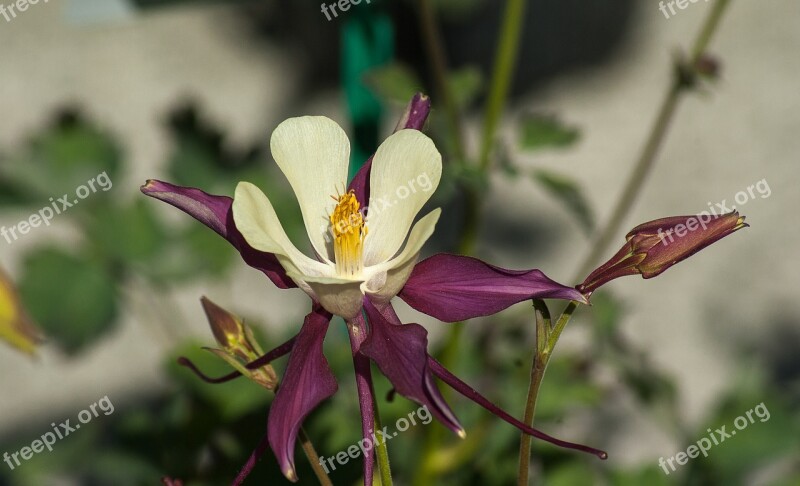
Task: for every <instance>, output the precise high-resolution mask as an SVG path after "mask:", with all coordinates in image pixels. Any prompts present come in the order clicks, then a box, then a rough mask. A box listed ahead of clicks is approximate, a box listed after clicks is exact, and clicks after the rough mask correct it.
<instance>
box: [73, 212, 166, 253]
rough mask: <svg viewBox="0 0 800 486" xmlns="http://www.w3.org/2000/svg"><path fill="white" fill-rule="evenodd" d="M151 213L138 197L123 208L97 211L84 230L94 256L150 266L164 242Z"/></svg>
mask: <svg viewBox="0 0 800 486" xmlns="http://www.w3.org/2000/svg"><path fill="white" fill-rule="evenodd" d="M153 211H154V208H153V205H152V203H151V202H150V201H148V200H146V199H145V198H141V197H140V198H137V199H136V200H134V202H133V203H132V204H131V205H129V206H125V207H120V206H118V205H116V204H107V205H103V206H99V207H97V208H96V209H95V210H94V212H93V213H92V216H93V218H92V219H91V221H90V222H89V227H88V230H87V232H88V236H89V239H90V240H91V241H92V244H93V245H94V246H95V247H96V253H95V254H97V255H102V256H104V257H106V258H110V259H112V260H114V261H115V262H116V263H122V264H129V263H132V262H144V263H150V262H152V259H153V257H155V256H156V255H157V254H158V252H159V250H160V249H161V248H162V245H163V243H164V240H165V238H166V232H165V229H164V227H163V226H162V225H161V223H160V222H159V221H158V220H157V218H156V217H155V214H154V212H153Z"/></svg>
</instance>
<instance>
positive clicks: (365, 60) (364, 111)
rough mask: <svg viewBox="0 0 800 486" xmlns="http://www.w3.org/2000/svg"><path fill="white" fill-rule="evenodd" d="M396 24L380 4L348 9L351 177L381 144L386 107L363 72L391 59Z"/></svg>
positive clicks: (345, 50) (345, 46)
mask: <svg viewBox="0 0 800 486" xmlns="http://www.w3.org/2000/svg"><path fill="white" fill-rule="evenodd" d="M393 55H394V27H393V25H392V20H391V18H390V17H389V15H388V14H387V13H386V12H385V11H384V9H383V8H382V7H381V6H380V4H375V3H373V4H370V5H363V6H362V7H361V8H354V9H352V10H351V11H350V12H349V13H348V16H347V18H346V20H345V23H344V28H343V30H342V86H343V87H344V93H345V97H346V100H347V109H348V112H349V113H350V119H351V120H352V124H353V136H352V137H351V138H352V140H351V143H352V145H351V152H350V177H351V178H352V177H353V176H354V175H355V174H356V172H358V169H360V168H361V166H362V165H364V162H366V161H367V159H368V158H369V157H370V156H371V155H372V153H373V152H374V151H375V149H376V148H377V145H378V132H379V128H380V121H381V114H382V112H383V107H382V106H381V103H380V101H379V100H378V98H377V97H376V96H375V95H374V94H373V93H372V92H371V91H370V90H369V88H368V87H367V86H366V85H365V83H364V75H365V74H366V73H367V72H368V71H370V70H372V69H373V68H375V67H378V66H382V65H384V64H386V63H388V62H390V61H391V60H392V57H393Z"/></svg>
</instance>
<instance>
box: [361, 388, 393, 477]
mask: <svg viewBox="0 0 800 486" xmlns="http://www.w3.org/2000/svg"><path fill="white" fill-rule="evenodd" d="M375 430H383V425H381V417H380V414H379V413H378V404H377V403H376V404H375ZM376 442H377V444H375V455H376V456H377V458H378V472H379V473H380V476H381V485H382V486H392V485H393V484H394V483H393V482H392V467H391V466H390V464H389V448H388V447H387V445H386V439H384V438H382V439H381V440H379V441H376ZM364 486H372V485H371V484H365V485H364Z"/></svg>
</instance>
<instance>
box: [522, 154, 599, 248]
mask: <svg viewBox="0 0 800 486" xmlns="http://www.w3.org/2000/svg"><path fill="white" fill-rule="evenodd" d="M533 178H534V180H535V181H536V182H538V183H539V184H541V185H542V187H544V188H545V189H546V190H547V191H548V192H549V193H550V194H551V195H553V196H554V197H555V198H556V199H558V200H559V201H560V202H561V203H562V204H563V205H564V206H565V207H566V208H567V209H568V210H569V211H570V212H571V213H572V214H573V215H574V216H575V217H576V218H577V219H578V222H579V223H580V226H581V229H583V230H584V232H586V234H589V233H591V232H592V230H593V229H594V216H593V214H592V210H591V208H590V207H589V204H588V202H587V201H586V198H585V197H584V196H583V192H582V191H581V189H580V187H579V186H578V184H577V183H576V182H575V181H573V180H571V179H568V178H566V177H564V176H562V175H559V174H555V173H553V172H548V171H545V170H538V171H536V172H535V173H534V174H533Z"/></svg>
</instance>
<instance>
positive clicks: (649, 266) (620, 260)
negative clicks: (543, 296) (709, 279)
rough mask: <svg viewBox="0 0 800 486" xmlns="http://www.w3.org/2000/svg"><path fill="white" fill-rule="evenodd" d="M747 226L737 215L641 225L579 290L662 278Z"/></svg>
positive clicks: (657, 221) (589, 292)
mask: <svg viewBox="0 0 800 486" xmlns="http://www.w3.org/2000/svg"><path fill="white" fill-rule="evenodd" d="M746 226H747V223H745V222H744V216H741V217H740V216H739V213H738V212H736V211H734V212H731V213H728V214H723V215H718V216H712V215H709V214H708V213H705V214H699V215H697V216H672V217H669V218H661V219H656V220H655V221H649V222H647V223H643V224H640V225H639V226H637V227H635V228H633V229H632V230H631V231H630V233H628V234H627V235H626V237H625V238H626V240H627V241H626V242H625V244H624V245H623V246H622V248H621V249H620V250H619V251H618V252H617V254H616V255H614V256H613V257H611V259H610V260H609V261H607V262H606V263H604V264H603V265H601V266H600V267H598V268H597V270H595V271H593V272H592V273H591V274H590V275H589V276H588V277H586V280H584V281H583V283H582V284H580V285H578V287H577V288H578V290H580V291H581V292H583V293H584V294H586V295H589V294H591V293H592V292H594V291H595V290H596V289H597V288H598V287H600V286H602V285H604V284H606V283H608V282H610V281H611V280H614V279H616V278H619V277H624V276H626V275H638V274H641V275H642V277H643V278H646V279H647V278H653V277H657V276H658V275H661V273H663V272H664V271H665V270H666V269H668V268H669V267H671V266H673V265H675V264H676V263H678V262H680V261H683V260H685V259H687V258H689V257H690V256H692V255H694V254H695V253H697V252H698V251H700V250H702V249H703V248H705V247H707V246H709V245H710V244H712V243H714V242H716V241H718V240H720V239H722V238H724V237H726V236H728V235H729V234H731V233H733V232H734V231H738V230H740V229H742V228H744V227H746Z"/></svg>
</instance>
